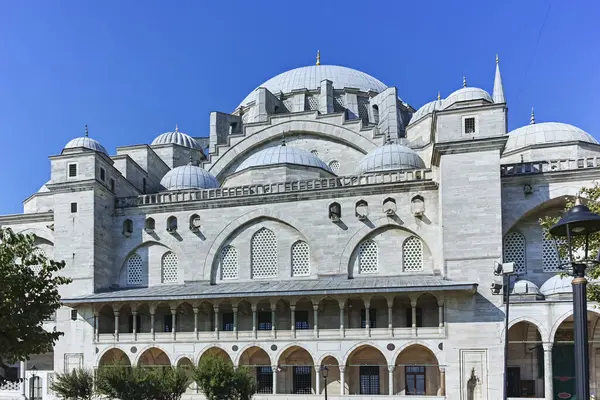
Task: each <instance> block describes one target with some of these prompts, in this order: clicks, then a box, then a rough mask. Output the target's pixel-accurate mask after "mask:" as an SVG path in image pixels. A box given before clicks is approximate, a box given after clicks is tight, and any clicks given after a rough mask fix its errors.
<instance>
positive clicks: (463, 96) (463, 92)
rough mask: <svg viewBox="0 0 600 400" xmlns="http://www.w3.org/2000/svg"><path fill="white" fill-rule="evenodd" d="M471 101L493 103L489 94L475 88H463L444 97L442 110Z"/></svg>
mask: <svg viewBox="0 0 600 400" xmlns="http://www.w3.org/2000/svg"><path fill="white" fill-rule="evenodd" d="M472 100H485V101H487V102H489V103H493V102H494V100H493V99H492V96H490V94H489V93H488V92H486V91H485V90H483V89H479V88H476V87H463V88H461V89H458V90H457V91H455V92H453V93H452V94H451V95H450V96H448V97H446V99H445V100H444V101H443V102H442V108H448V107H450V106H451V105H452V104H455V103H459V102H461V101H472Z"/></svg>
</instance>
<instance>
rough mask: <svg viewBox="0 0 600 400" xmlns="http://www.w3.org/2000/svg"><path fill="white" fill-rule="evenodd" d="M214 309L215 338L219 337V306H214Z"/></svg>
mask: <svg viewBox="0 0 600 400" xmlns="http://www.w3.org/2000/svg"><path fill="white" fill-rule="evenodd" d="M213 310H214V311H215V338H217V339H218V338H219V306H214V308H213Z"/></svg>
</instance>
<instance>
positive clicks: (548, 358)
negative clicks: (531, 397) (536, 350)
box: [542, 343, 554, 400]
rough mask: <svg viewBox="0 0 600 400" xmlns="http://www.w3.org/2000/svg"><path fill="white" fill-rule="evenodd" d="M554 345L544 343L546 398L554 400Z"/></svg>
mask: <svg viewBox="0 0 600 400" xmlns="http://www.w3.org/2000/svg"><path fill="white" fill-rule="evenodd" d="M553 344H554V343H543V344H542V346H543V347H544V398H545V399H546V400H552V399H554V387H553V379H554V377H553V373H552V345H553Z"/></svg>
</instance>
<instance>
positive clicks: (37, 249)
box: [29, 247, 46, 274]
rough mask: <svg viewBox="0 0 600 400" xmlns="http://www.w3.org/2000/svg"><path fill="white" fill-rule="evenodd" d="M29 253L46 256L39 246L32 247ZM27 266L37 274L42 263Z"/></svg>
mask: <svg viewBox="0 0 600 400" xmlns="http://www.w3.org/2000/svg"><path fill="white" fill-rule="evenodd" d="M31 255H33V256H41V257H46V252H45V251H44V250H43V249H41V248H39V247H36V248H34V249H33V251H32V252H31ZM29 267H30V268H31V269H32V270H33V272H35V273H36V274H37V273H39V272H40V271H41V270H42V264H36V265H30V266H29Z"/></svg>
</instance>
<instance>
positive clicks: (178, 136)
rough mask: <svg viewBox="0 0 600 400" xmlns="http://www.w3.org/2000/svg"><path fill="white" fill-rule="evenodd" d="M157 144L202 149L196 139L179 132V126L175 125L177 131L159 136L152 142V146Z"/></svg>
mask: <svg viewBox="0 0 600 400" xmlns="http://www.w3.org/2000/svg"><path fill="white" fill-rule="evenodd" d="M157 144H178V145H179V146H183V147H190V148H192V149H201V146H200V144H199V143H198V142H197V141H196V139H194V138H193V137H191V136H190V135H188V134H187V133H183V132H179V127H178V126H177V125H175V131H173V132H165V133H163V134H161V135H158V136H157V137H156V139H154V140H153V141H152V145H157Z"/></svg>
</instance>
